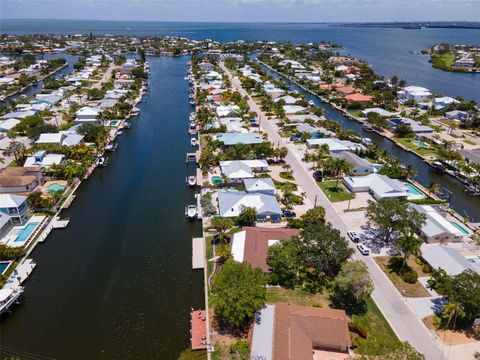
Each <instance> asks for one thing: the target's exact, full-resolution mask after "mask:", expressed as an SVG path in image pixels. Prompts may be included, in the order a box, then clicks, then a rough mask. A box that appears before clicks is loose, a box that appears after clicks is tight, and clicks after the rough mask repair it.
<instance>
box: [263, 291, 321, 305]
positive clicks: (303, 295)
mask: <svg viewBox="0 0 480 360" xmlns="http://www.w3.org/2000/svg"><path fill="white" fill-rule="evenodd" d="M329 296H330V294H329V293H328V292H327V291H324V292H322V293H317V294H312V293H311V292H308V291H304V290H289V289H284V288H277V287H269V288H267V298H266V300H265V301H266V302H267V303H270V304H271V303H273V304H275V303H281V302H289V303H293V304H297V305H302V306H314V307H328V305H329V304H330V300H329Z"/></svg>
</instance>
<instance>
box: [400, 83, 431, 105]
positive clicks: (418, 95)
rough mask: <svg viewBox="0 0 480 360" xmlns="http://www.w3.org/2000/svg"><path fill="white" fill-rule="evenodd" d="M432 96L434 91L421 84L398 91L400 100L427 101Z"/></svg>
mask: <svg viewBox="0 0 480 360" xmlns="http://www.w3.org/2000/svg"><path fill="white" fill-rule="evenodd" d="M431 97H432V93H431V92H430V91H429V90H428V89H426V88H424V87H420V86H407V87H404V88H403V89H402V90H400V91H398V92H397V98H398V100H399V101H402V102H403V101H409V100H414V101H416V102H426V101H427V100H429V99H430V98H431Z"/></svg>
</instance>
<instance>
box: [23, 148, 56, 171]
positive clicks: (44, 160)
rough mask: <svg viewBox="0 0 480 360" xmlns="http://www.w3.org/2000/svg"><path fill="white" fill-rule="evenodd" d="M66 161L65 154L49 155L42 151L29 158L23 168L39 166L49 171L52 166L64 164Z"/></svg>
mask: <svg viewBox="0 0 480 360" xmlns="http://www.w3.org/2000/svg"><path fill="white" fill-rule="evenodd" d="M64 159H65V155H63V154H47V152H46V151H44V150H41V151H37V152H36V153H35V154H33V156H29V157H27V159H26V160H25V164H23V166H24V167H30V166H35V165H38V166H41V167H44V168H47V169H48V168H49V167H50V166H52V165H59V164H62V163H63V161H64Z"/></svg>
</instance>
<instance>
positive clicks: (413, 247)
mask: <svg viewBox="0 0 480 360" xmlns="http://www.w3.org/2000/svg"><path fill="white" fill-rule="evenodd" d="M422 244H423V240H422V239H419V238H418V237H416V236H413V235H411V234H409V235H403V236H401V237H400V238H398V239H397V246H398V248H399V250H400V251H401V252H402V253H403V262H402V268H404V267H405V265H407V261H408V258H409V257H410V255H417V254H418V252H419V251H420V246H422Z"/></svg>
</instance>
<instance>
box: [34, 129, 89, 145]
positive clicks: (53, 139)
mask: <svg viewBox="0 0 480 360" xmlns="http://www.w3.org/2000/svg"><path fill="white" fill-rule="evenodd" d="M83 138H84V135H79V134H71V133H69V132H68V131H61V132H59V133H43V134H40V137H39V138H38V140H37V141H35V144H57V145H62V146H67V147H72V146H75V145H78V144H80V143H82V141H83Z"/></svg>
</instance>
